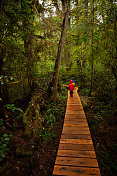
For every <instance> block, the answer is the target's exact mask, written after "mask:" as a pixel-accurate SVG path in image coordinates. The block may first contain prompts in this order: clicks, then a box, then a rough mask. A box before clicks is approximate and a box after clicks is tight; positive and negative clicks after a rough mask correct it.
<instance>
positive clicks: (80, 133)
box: [53, 88, 101, 176]
mask: <svg viewBox="0 0 117 176" xmlns="http://www.w3.org/2000/svg"><path fill="white" fill-rule="evenodd" d="M57 175H58V176H89V175H95V176H101V175H100V170H99V167H98V162H97V159H96V155H95V151H94V147H93V142H92V139H91V134H90V130H89V127H88V123H87V119H86V116H85V113H84V110H83V107H82V104H81V101H80V98H79V96H78V94H77V88H76V89H75V90H74V95H73V97H70V95H69V92H68V100H67V108H66V114H65V120H64V125H63V130H62V135H61V139H60V143H59V148H58V153H57V157H56V161H55V166H54V170H53V176H57Z"/></svg>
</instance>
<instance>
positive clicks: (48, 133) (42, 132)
mask: <svg viewBox="0 0 117 176" xmlns="http://www.w3.org/2000/svg"><path fill="white" fill-rule="evenodd" d="M39 136H40V137H42V139H43V141H44V142H45V144H47V141H48V140H52V138H53V137H54V134H53V133H52V132H51V131H49V130H47V129H46V128H44V127H43V128H42V129H41V130H40V133H39Z"/></svg>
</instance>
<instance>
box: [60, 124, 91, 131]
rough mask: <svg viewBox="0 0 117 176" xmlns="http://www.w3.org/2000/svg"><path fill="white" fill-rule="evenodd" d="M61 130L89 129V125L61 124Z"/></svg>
mask: <svg viewBox="0 0 117 176" xmlns="http://www.w3.org/2000/svg"><path fill="white" fill-rule="evenodd" d="M63 130H73V131H89V127H88V126H84V127H82V126H73V125H72V124H71V125H68V126H66V125H65V126H63Z"/></svg>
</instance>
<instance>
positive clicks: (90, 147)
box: [59, 143, 94, 151]
mask: <svg viewBox="0 0 117 176" xmlns="http://www.w3.org/2000/svg"><path fill="white" fill-rule="evenodd" d="M59 150H80V151H94V147H93V145H92V144H64V143H62V144H60V145H59Z"/></svg>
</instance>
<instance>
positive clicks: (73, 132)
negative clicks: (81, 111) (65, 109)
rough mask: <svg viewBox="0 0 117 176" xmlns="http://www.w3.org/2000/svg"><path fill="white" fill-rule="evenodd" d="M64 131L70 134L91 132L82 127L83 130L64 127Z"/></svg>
mask: <svg viewBox="0 0 117 176" xmlns="http://www.w3.org/2000/svg"><path fill="white" fill-rule="evenodd" d="M62 133H70V134H77V135H79V134H90V131H89V130H85V129H82V131H81V130H77V129H69V128H67V129H66V128H64V129H63V131H62Z"/></svg>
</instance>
